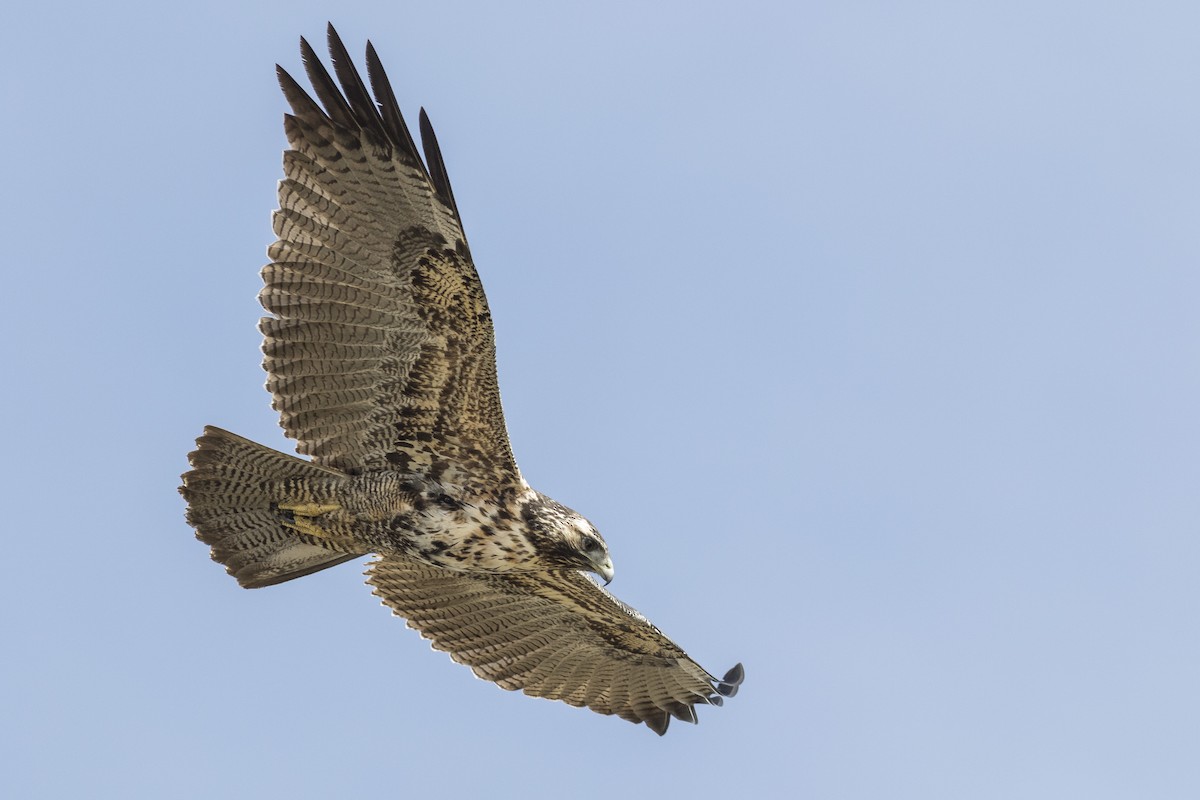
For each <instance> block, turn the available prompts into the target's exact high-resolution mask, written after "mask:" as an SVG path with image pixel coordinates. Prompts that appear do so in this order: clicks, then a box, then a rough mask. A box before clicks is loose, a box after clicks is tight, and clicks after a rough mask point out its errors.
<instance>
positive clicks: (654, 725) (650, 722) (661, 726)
mask: <svg viewBox="0 0 1200 800" xmlns="http://www.w3.org/2000/svg"><path fill="white" fill-rule="evenodd" d="M642 721H643V722H645V723H646V727H647V728H649V729H650V730H652V731H654V732H655V733H657V734H658V735H659V736H662V735H663V734H665V733H666V732H667V728H668V727H669V726H670V725H671V715H670V714H668V713H667V712H665V711H662V712H659V713H658V714H655V715H654V716H650V717H646V718H645V719H644V720H642Z"/></svg>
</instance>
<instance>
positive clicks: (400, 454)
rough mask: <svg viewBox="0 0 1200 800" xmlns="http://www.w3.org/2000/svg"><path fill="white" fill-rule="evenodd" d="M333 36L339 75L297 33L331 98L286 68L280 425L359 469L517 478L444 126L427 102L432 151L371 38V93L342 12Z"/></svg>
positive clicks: (275, 293)
mask: <svg viewBox="0 0 1200 800" xmlns="http://www.w3.org/2000/svg"><path fill="white" fill-rule="evenodd" d="M329 49H330V54H331V56H332V59H333V65H334V72H335V73H336V75H337V78H338V81H340V83H341V88H340V89H339V87H338V84H337V83H335V82H334V80H333V78H332V77H330V75H329V73H328V72H327V71H326V70H325V68H324V66H322V65H321V63H320V60H319V59H318V58H317V56H316V54H315V53H314V52H313V50H312V48H311V47H310V46H309V44H308V42H306V41H304V40H301V52H302V54H303V56H304V66H305V70H306V71H307V72H308V77H309V80H310V81H311V83H312V85H313V90H314V92H315V94H316V96H317V98H318V99H319V100H320V105H318V103H317V102H316V101H314V100H313V99H312V98H311V97H309V95H308V94H307V93H306V92H305V91H304V90H303V89H302V88H300V86H299V85H298V84H297V83H296V81H295V80H293V79H292V77H291V76H290V75H288V73H287V72H286V71H284V70H283V68H282V67H279V68H278V73H279V82H280V85H281V86H282V88H283V93H284V95H285V96H286V97H287V100H288V102H289V103H290V104H291V107H292V113H291V114H288V115H286V116H285V119H284V128H285V130H286V132H287V138H288V144H289V145H290V149H289V150H288V151H287V152H285V153H284V158H283V165H284V174H285V177H284V180H283V181H282V182H281V183H280V186H279V206H280V208H279V210H278V211H277V212H275V217H274V228H275V233H276V235H277V236H278V237H279V239H278V241H276V242H275V243H274V244H273V245H271V247H270V250H269V251H268V252H269V255H270V258H271V263H270V264H268V265H267V266H266V267H264V268H263V272H262V274H263V282H264V283H265V284H266V285H265V287H264V288H263V290H262V293H261V295H260V300H261V302H262V304H263V307H264V308H266V309H267V311H269V312H271V314H273V315H274V316H271V317H265V318H264V319H263V320H262V323H261V329H262V332H263V335H264V337H265V340H264V342H263V352H264V354H265V356H266V358H265V361H264V362H263V366H264V367H265V369H266V370H267V372H268V373H269V375H270V377H269V379H268V381H267V388H268V389H269V390H270V391H271V393H272V395H273V396H274V407H275V408H276V409H277V410H278V411H279V413H280V417H281V422H282V425H283V427H284V430H285V431H286V432H287V435H288V436H291V437H293V438H295V439H297V440H298V441H299V444H298V446H297V449H298V450H299V452H301V453H303V454H306V455H309V456H312V459H313V461H315V462H317V463H319V464H323V465H326V466H332V467H336V468H338V469H341V470H344V471H347V472H351V473H358V472H362V471H367V470H378V469H398V470H402V471H405V472H417V471H420V472H423V473H426V474H429V475H431V476H432V477H435V478H438V479H442V480H445V481H446V482H447V483H454V484H459V485H462V486H464V488H466V489H467V490H470V489H472V488H481V487H484V486H487V487H490V488H492V489H496V488H503V487H505V486H513V485H519V484H520V482H521V479H520V475H519V473H518V471H517V466H516V463H515V462H514V460H513V456H512V450H511V448H510V446H509V443H508V435H507V432H506V430H505V427H504V415H503V412H502V411H501V407H500V393H499V390H498V388H497V383H496V361H495V341H494V336H493V332H492V319H491V314H490V313H489V311H488V306H487V300H486V299H485V297H484V293H483V287H482V285H481V284H480V282H479V276H478V275H477V274H476V272H475V267H474V265H473V264H472V262H471V255H470V251H469V250H468V248H467V244H466V238H465V236H464V235H463V231H462V226H461V222H460V219H459V215H458V209H457V207H456V206H455V203H454V195H453V193H452V192H451V190H450V183H449V180H448V179H447V177H446V170H445V166H444V164H443V163H442V156H441V153H440V151H439V150H438V145H437V140H436V139H435V138H434V136H433V129H432V127H431V126H430V125H429V121H428V118H427V117H426V116H425V112H424V111H423V110H422V112H421V138H422V141H423V143H424V146H425V162H422V160H421V156H420V155H419V154H418V153H417V149H416V145H415V144H414V142H413V138H412V136H411V135H410V134H409V131H408V127H407V126H406V125H405V123H404V118H403V117H402V116H401V114H400V109H399V107H398V106H397V104H396V98H395V96H394V94H393V92H392V89H391V86H390V84H389V83H388V79H387V75H386V74H385V73H384V71H383V67H382V65H381V64H380V62H379V58H378V56H377V55H376V54H375V50H374V48H373V47H372V46H371V45H370V44H368V45H367V67H368V74H369V76H370V79H371V89H372V92H373V93H374V100H372V97H371V95H370V94H368V92H367V88H366V86H365V85H364V83H363V81H362V78H361V77H360V76H359V74H358V72H357V70H356V69H355V68H354V65H353V64H352V63H351V61H350V57H349V56H348V55H347V53H346V49H345V47H344V46H343V45H342V42H341V40H340V39H339V38H338V35H337V33H336V32H335V31H334V29H333V26H330V27H329ZM426 164H428V168H426ZM473 481H474V482H478V486H475V485H473V483H472V482H473Z"/></svg>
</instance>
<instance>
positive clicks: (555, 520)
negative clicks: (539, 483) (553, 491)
mask: <svg viewBox="0 0 1200 800" xmlns="http://www.w3.org/2000/svg"><path fill="white" fill-rule="evenodd" d="M523 517H524V521H525V525H526V530H527V532H528V534H529V539H530V541H531V542H532V543H533V545H534V546H535V547H536V548H537V551H538V555H539V557H540V558H541V560H542V562H543V563H544V564H545V565H546V566H547V567H549V568H551V569H576V570H584V571H585V572H594V573H596V574H597V575H599V576H600V577H601V578H603V579H604V583H605V585H608V584H609V583H611V582H612V579H613V563H612V557H611V556H609V554H608V545H607V544H605V542H604V537H603V536H601V535H600V531H598V530H596V526H595V525H593V524H592V523H590V522H588V521H587V519H586V518H585V517H584V516H583V515H581V514H579V513H578V512H576V511H574V510H572V509H570V508H567V507H566V506H564V505H563V504H562V503H559V502H556V501H554V500H551V499H550V498H549V497H546V496H545V495H540V496H539V497H538V499H537V500H535V501H533V502H530V503H528V504H526V506H525V508H524V511H523Z"/></svg>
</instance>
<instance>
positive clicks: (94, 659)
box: [0, 0, 1200, 800]
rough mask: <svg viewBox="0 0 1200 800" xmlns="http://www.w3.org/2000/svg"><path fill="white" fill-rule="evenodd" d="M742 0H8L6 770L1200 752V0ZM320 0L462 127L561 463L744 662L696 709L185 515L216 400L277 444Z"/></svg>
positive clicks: (766, 792) (458, 775)
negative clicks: (311, 572) (612, 703)
mask: <svg viewBox="0 0 1200 800" xmlns="http://www.w3.org/2000/svg"><path fill="white" fill-rule="evenodd" d="M734 5H735V4H732V3H730V4H720V5H717V4H712V3H696V2H688V3H661V4H644V3H613V2H607V3H604V4H595V5H594V7H592V8H591V9H590V10H580V9H579V8H575V7H574V4H571V10H568V9H567V4H562V3H552V2H546V3H542V4H530V3H505V4H499V3H489V4H482V3H480V4H478V5H476V6H472V5H469V4H464V3H430V2H425V3H412V2H387V3H383V2H379V3H359V2H347V3H337V4H333V5H331V4H329V3H315V2H308V1H307V0H289V2H286V3H283V2H266V3H258V4H255V7H254V8H253V9H252V10H246V9H245V8H244V6H245V4H243V3H230V2H214V3H210V4H207V6H206V7H204V8H201V7H200V5H197V4H191V5H189V6H188V7H187V8H186V10H174V9H172V10H167V7H166V6H163V5H162V4H148V3H147V4H137V5H132V4H129V3H115V4H113V3H103V4H75V5H74V6H55V5H53V4H50V3H23V4H19V6H16V7H14V8H12V9H9V10H8V11H7V12H6V14H7V21H6V25H5V29H6V30H7V31H8V34H9V35H8V37H7V41H6V43H5V47H4V49H3V51H2V52H0V61H2V62H3V63H2V64H0V67H2V69H0V86H2V88H3V97H2V100H3V109H4V120H5V124H4V125H2V126H0V152H3V154H4V157H5V161H6V166H5V173H4V178H3V180H2V181H0V183H2V185H3V189H2V190H0V203H2V204H3V206H2V208H0V225H2V226H3V230H2V233H3V236H4V242H5V245H4V256H3V269H4V277H5V290H4V313H3V314H2V315H0V342H2V344H0V347H2V348H3V353H2V359H3V365H4V374H5V379H4V391H3V392H2V393H0V406H2V407H3V414H4V419H6V420H7V423H8V430H7V432H6V436H5V447H4V450H5V458H4V459H3V462H2V466H0V470H3V486H4V487H5V501H4V513H3V523H2V524H0V530H2V531H3V540H4V542H5V544H4V546H3V552H4V563H5V565H6V568H5V570H4V579H3V581H0V609H2V610H0V622H2V625H3V637H4V640H5V643H6V645H5V651H6V653H5V655H4V657H3V659H0V687H3V688H0V718H2V719H3V722H2V723H0V737H4V738H6V739H8V741H7V742H5V743H4V744H3V751H4V753H5V759H4V760H5V762H6V764H7V766H6V767H5V769H4V770H3V774H2V775H0V794H3V795H4V796H7V797H23V798H24V797H100V798H129V797H179V798H192V797H195V798H209V797H232V798H252V797H255V798H256V797H283V796H287V797H293V798H320V797H374V796H404V797H427V796H432V793H433V792H437V793H438V795H437V796H439V797H453V796H487V797H510V796H521V797H539V796H550V795H551V792H553V793H554V796H560V797H566V796H571V797H584V798H587V797H597V798H599V797H604V798H612V797H634V796H643V795H644V796H656V795H657V796H662V795H664V794H669V795H670V796H681V797H697V798H706V797H722V798H731V797H743V796H745V797H751V796H758V797H771V796H784V794H785V793H790V796H795V797H814V798H818V797H819V798H864V799H870V800H878V798H889V800H893V799H895V798H919V799H920V800H928V798H955V799H957V798H964V797H969V798H972V799H973V800H980V799H987V798H1054V799H1055V800H1058V799H1059V798H1068V797H1079V798H1084V797H1086V798H1089V799H1090V800H1095V799H1096V798H1129V797H1154V798H1194V797H1197V796H1200V760H1198V759H1197V753H1200V689H1198V687H1197V664H1198V663H1200V634H1198V627H1197V621H1198V619H1200V591H1198V589H1197V575H1198V573H1200V502H1198V497H1200V493H1198V491H1197V489H1198V487H1200V423H1198V412H1200V360H1198V346H1200V314H1198V313H1197V312H1198V298H1200V234H1198V232H1200V224H1198V220H1200V189H1198V187H1200V147H1198V143H1200V110H1198V109H1200V48H1198V47H1197V46H1196V42H1197V39H1196V32H1197V30H1200V11H1197V7H1196V5H1195V4H1194V3H1184V2H1179V3H1156V2H1143V3H1125V4H1120V3H1094V2H1059V3H1045V2H1006V3H988V4H981V3H961V2H918V3H904V4H897V3H886V2H873V3H864V2H836V3H835V2H823V3H786V4H785V3H775V4H770V3H767V4H763V3H754V2H750V3H738V4H736V6H737V9H736V10H734ZM335 6H336V11H335V10H332V9H334V8H335ZM651 6H652V7H651ZM331 14H332V15H333V17H332V18H333V21H334V22H335V24H337V25H338V27H339V29H340V31H341V33H342V35H343V37H344V38H345V40H346V42H347V44H348V46H350V48H351V50H352V51H353V52H354V53H356V54H359V53H361V52H362V46H363V44H364V42H365V40H366V39H367V38H368V37H370V38H371V39H372V40H373V41H374V42H375V44H376V46H377V47H378V49H379V51H380V53H381V55H382V57H383V59H384V61H385V63H386V64H387V66H388V68H389V71H390V72H391V75H392V80H393V83H394V84H395V86H396V89H397V92H398V94H399V96H400V99H401V103H402V105H403V107H404V108H405V110H406V112H407V113H408V115H409V118H410V119H414V118H415V114H416V111H417V108H418V107H419V106H420V105H424V106H425V107H426V108H427V109H428V110H429V113H430V115H431V117H432V118H433V121H434V124H435V126H436V127H437V130H438V133H439V138H440V140H441V143H442V147H443V150H444V151H445V154H446V159H447V163H448V166H449V171H450V176H451V179H452V180H453V182H454V187H455V190H456V193H457V196H458V201H459V205H460V206H461V208H462V212H463V215H464V217H465V221H466V225H467V230H468V234H469V236H470V238H471V245H472V249H473V252H474V254H475V256H476V259H477V262H478V266H479V270H480V273H481V274H482V276H483V279H484V283H485V285H486V287H487V290H488V293H489V296H490V298H491V302H492V308H493V311H494V315H495V318H496V325H497V331H498V337H499V347H500V379H501V385H502V391H503V394H504V399H505V407H506V411H507V415H508V422H509V426H510V430H511V434H512V438H513V441H514V444H515V449H516V453H517V457H518V459H519V460H520V463H521V465H522V467H523V469H524V471H525V474H526V475H527V477H528V478H529V479H530V480H531V482H532V483H534V485H536V486H537V487H539V488H540V489H542V490H543V491H545V492H547V493H549V494H551V495H552V496H554V497H556V498H558V499H560V500H562V501H564V502H566V503H568V504H569V505H571V506H573V507H575V508H578V509H580V510H581V511H582V512H584V513H585V514H587V515H588V516H589V517H590V518H591V519H592V520H593V521H594V522H595V523H596V524H597V525H598V526H599V527H600V529H601V530H602V531H603V532H604V533H605V535H606V537H607V539H608V541H609V543H610V545H611V547H612V550H613V553H614V558H615V561H616V564H617V574H618V577H617V580H616V582H615V583H614V584H613V587H612V588H613V589H614V590H615V591H616V593H617V594H618V595H619V596H620V597H622V598H623V599H625V600H626V601H628V602H630V603H632V604H633V605H635V606H637V607H638V608H640V609H641V610H642V611H643V612H645V613H646V614H647V615H648V616H649V617H650V618H651V619H653V620H654V621H655V622H656V623H657V624H658V625H659V626H660V627H661V628H663V629H664V630H665V631H666V632H667V633H668V634H670V635H671V636H673V637H674V638H676V639H677V640H678V641H679V642H680V643H681V644H682V645H683V646H684V647H685V648H687V649H688V651H689V652H690V653H691V654H692V655H693V656H695V657H696V658H697V660H699V661H700V662H701V663H703V664H704V665H706V666H707V667H708V668H709V669H710V670H713V671H722V670H724V669H725V668H727V667H728V666H730V665H731V664H733V663H734V662H736V661H739V660H740V661H744V662H745V664H746V671H747V679H746V684H745V686H744V688H743V691H742V693H741V694H740V695H739V696H738V697H737V698H736V700H735V701H733V702H731V703H729V704H727V705H726V707H725V708H723V709H702V710H701V724H700V726H699V727H696V728H692V727H690V726H685V725H678V724H677V725H676V726H673V727H672V730H671V733H670V734H669V735H668V736H666V737H665V738H663V739H661V740H660V739H658V738H657V737H655V736H654V735H653V734H651V733H649V732H648V731H647V730H646V729H644V728H636V727H634V726H631V725H628V724H626V723H624V722H621V721H619V720H615V719H611V718H604V717H600V716H597V715H594V714H591V713H588V712H584V711H580V710H576V709H571V708H568V707H566V706H563V705H561V704H552V703H549V702H545V701H536V700H532V699H528V698H525V697H522V696H520V695H516V694H511V693H506V692H503V691H501V690H499V689H497V688H495V687H494V686H492V685H491V684H487V683H484V682H482V681H478V680H476V679H475V678H474V677H473V676H472V675H471V674H470V672H469V671H468V670H466V669H465V668H463V667H460V666H457V665H455V664H453V663H451V662H450V661H449V659H448V658H447V657H446V656H445V655H443V654H440V653H435V652H432V651H431V650H430V649H429V647H428V645H427V644H426V643H425V642H424V640H422V639H420V638H419V637H418V636H417V635H416V634H415V633H414V632H412V631H409V630H407V629H406V628H405V626H404V625H403V623H402V622H400V621H399V620H396V619H393V618H391V617H390V616H389V614H388V613H387V612H386V611H385V610H384V609H383V608H382V607H381V606H380V605H379V604H378V602H377V601H376V599H375V598H373V597H372V596H371V595H370V593H369V591H368V589H367V588H366V587H364V586H363V585H362V579H361V577H360V575H359V573H360V571H361V570H360V569H359V568H358V567H356V566H354V565H346V566H343V567H339V568H337V569H335V570H331V571H329V572H326V573H322V574H320V575H316V576H312V577H310V578H305V579H303V580H300V581H296V582H294V583H291V584H287V585H284V586H279V587H274V588H270V589H265V590H260V591H253V592H248V591H244V590H241V589H239V588H238V587H237V586H236V584H235V583H234V582H233V581H232V580H231V579H230V578H228V577H227V576H226V575H225V574H224V573H223V570H222V569H221V568H220V567H218V566H217V565H215V564H213V563H211V562H210V561H209V560H208V557H207V552H206V549H205V548H204V547H203V546H202V545H201V544H199V543H198V542H196V541H195V540H194V539H193V538H192V532H191V530H190V529H189V528H188V527H187V526H186V525H185V524H184V521H183V503H182V501H181V499H180V498H179V497H178V496H177V494H176V492H175V488H176V486H177V485H178V482H179V479H178V476H179V474H180V473H181V472H182V471H183V470H184V469H185V468H186V459H185V455H186V453H187V452H188V450H189V449H190V448H191V446H192V441H193V439H194V438H195V436H196V435H197V434H198V433H199V432H200V430H201V428H202V426H203V425H204V424H206V423H209V424H216V425H220V426H222V427H226V428H229V429H231V430H234V431H237V432H239V433H241V434H243V435H246V436H249V437H251V438H254V439H257V440H259V441H262V442H265V443H269V444H272V445H274V446H277V447H281V448H289V443H288V442H287V441H286V440H285V439H284V438H283V436H282V434H281V432H280V430H279V429H278V427H277V423H276V419H275V415H274V414H273V412H272V411H271V409H270V406H269V398H268V396H267V394H266V393H265V392H264V391H263V388H262V383H263V380H264V375H263V373H262V371H261V369H260V367H259V361H260V358H261V357H260V354H259V352H258V344H259V335H258V333H257V331H256V329H255V324H256V321H257V319H258V317H259V315H260V310H259V307H258V305H257V302H256V300H255V294H256V292H257V289H258V286H259V278H258V269H259V267H260V265H261V264H262V263H263V262H264V261H265V252H264V251H265V248H266V246H267V244H268V243H269V242H270V241H271V239H272V238H273V237H272V235H271V231H270V224H269V215H270V212H271V210H272V209H273V208H274V207H275V195H274V193H275V185H276V181H277V180H278V179H279V177H280V175H281V169H280V154H281V151H282V148H283V145H284V137H283V132H282V127H281V124H280V123H281V119H282V115H283V111H284V102H283V100H282V98H281V96H280V95H279V92H278V89H277V87H276V84H275V78H274V73H273V65H274V63H275V62H277V61H278V62H280V63H282V64H283V65H285V66H287V67H288V68H289V69H292V70H293V71H295V72H296V73H299V72H300V71H301V69H300V58H299V53H298V49H297V40H298V37H299V36H300V35H302V34H304V35H307V36H309V37H310V38H311V39H313V40H314V41H320V40H321V39H322V37H323V31H324V25H325V22H326V20H327V19H328V18H329V17H330V15H331Z"/></svg>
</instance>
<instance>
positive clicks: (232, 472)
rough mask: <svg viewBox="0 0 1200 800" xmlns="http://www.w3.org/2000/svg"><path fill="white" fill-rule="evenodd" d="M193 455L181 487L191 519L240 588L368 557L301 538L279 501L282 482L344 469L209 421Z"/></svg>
mask: <svg viewBox="0 0 1200 800" xmlns="http://www.w3.org/2000/svg"><path fill="white" fill-rule="evenodd" d="M188 461H189V463H191V465H192V468H191V470H189V471H188V472H186V473H184V475H183V486H181V487H180V489H179V493H180V494H182V495H183V497H184V499H186V500H187V502H188V511H187V521H188V524H190V525H191V526H192V527H193V528H195V529H196V538H197V539H199V540H200V541H202V542H204V543H205V544H207V545H211V546H212V558H213V560H214V561H218V562H220V563H221V564H224V565H225V569H226V570H227V571H228V572H229V574H230V575H232V576H233V577H235V578H237V582H238V583H240V584H241V585H242V586H243V587H245V588H247V589H257V588H260V587H262V586H271V585H273V584H276V583H283V582H284V581H290V580H292V579H294V578H300V577H303V576H305V575H310V574H312V573H314V572H318V571H319V570H323V569H327V568H328V567H332V566H336V565H337V564H341V563H343V562H345V561H349V560H351V559H354V558H359V557H360V556H362V555H365V553H349V554H347V553H345V552H343V551H334V550H327V549H325V548H323V547H319V546H317V545H314V544H310V543H309V542H306V541H302V540H301V538H300V537H299V536H298V535H297V533H296V531H295V530H292V529H290V528H288V527H286V526H285V525H284V524H283V518H282V517H281V516H280V514H279V511H278V510H277V509H276V508H275V507H274V503H275V502H276V501H277V500H278V499H279V498H278V497H277V493H278V489H277V488H274V487H278V486H279V485H280V482H282V481H288V480H301V481H302V480H304V479H325V480H328V479H329V478H330V477H345V476H344V475H343V474H342V473H341V472H337V471H336V470H331V469H327V468H325V467H321V466H318V465H316V464H313V463H312V462H311V461H305V460H303V459H300V458H296V457H295V456H289V455H286V454H284V453H280V452H278V451H276V450H272V449H271V448H269V447H266V446H264V445H261V444H257V443H255V442H252V441H250V440H249V439H243V438H242V437H241V436H238V435H236V434H233V433H230V432H228V431H224V430H221V429H220V428H214V427H212V426H211V425H210V426H207V427H205V429H204V435H203V436H201V437H200V438H199V439H197V440H196V449H195V450H194V451H193V452H192V453H190V454H189V455H188ZM273 489H274V491H273Z"/></svg>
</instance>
